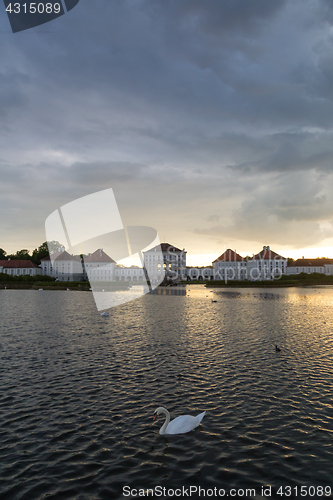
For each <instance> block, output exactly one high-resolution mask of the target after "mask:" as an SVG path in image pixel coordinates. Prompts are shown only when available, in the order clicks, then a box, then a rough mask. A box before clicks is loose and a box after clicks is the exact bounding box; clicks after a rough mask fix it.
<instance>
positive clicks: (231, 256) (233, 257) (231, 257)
mask: <svg viewBox="0 0 333 500" xmlns="http://www.w3.org/2000/svg"><path fill="white" fill-rule="evenodd" d="M219 260H223V261H226V262H235V261H238V262H239V261H245V258H244V257H242V256H241V255H239V254H238V253H236V252H235V251H234V250H231V249H230V248H228V249H227V250H226V251H225V252H223V254H222V255H220V257H218V258H217V259H216V260H214V262H218V261H219ZM214 262H213V263H214Z"/></svg>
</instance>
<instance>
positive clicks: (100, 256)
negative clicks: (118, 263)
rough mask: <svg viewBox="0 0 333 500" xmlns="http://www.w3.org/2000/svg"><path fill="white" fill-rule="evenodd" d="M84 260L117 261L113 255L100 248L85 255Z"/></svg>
mask: <svg viewBox="0 0 333 500" xmlns="http://www.w3.org/2000/svg"><path fill="white" fill-rule="evenodd" d="M84 262H105V263H107V262H108V263H110V262H113V263H114V262H115V261H114V260H113V259H111V257H109V256H108V255H107V254H106V253H105V252H104V251H103V250H101V249H98V250H96V251H95V252H94V253H91V254H89V255H87V256H86V257H84Z"/></svg>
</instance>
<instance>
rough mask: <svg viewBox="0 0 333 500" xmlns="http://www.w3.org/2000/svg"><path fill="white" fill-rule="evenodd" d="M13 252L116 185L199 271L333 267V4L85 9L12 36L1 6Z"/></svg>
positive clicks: (132, 220)
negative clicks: (283, 260) (259, 262)
mask: <svg viewBox="0 0 333 500" xmlns="http://www.w3.org/2000/svg"><path fill="white" fill-rule="evenodd" d="M0 43H1V51H0V179H1V182H0V193H1V195H0V213H1V217H0V248H3V249H4V250H5V251H7V253H10V252H14V251H17V250H20V249H22V248H27V249H29V250H32V249H34V248H36V247H38V246H39V245H40V244H41V243H42V242H43V241H45V240H46V236H45V220H46V218H47V217H48V216H49V215H50V214H51V213H52V212H54V211H55V210H57V209H58V208H59V207H61V206H62V205H65V204H67V203H70V202H71V201H73V200H75V199H77V198H80V197H83V196H86V195H89V194H92V193H95V192H97V191H100V190H103V189H108V188H112V189H113V191H114V195H115V197H116V200H117V204H118V208H119V211H120V214H121V218H122V221H123V223H124V225H130V226H131V225H140V226H149V227H153V228H155V229H156V230H157V232H158V234H159V237H160V241H167V242H169V243H171V244H173V245H175V246H178V247H179V248H181V249H183V248H185V249H186V251H187V255H188V263H189V264H190V265H195V264H198V265H199V264H200V265H208V264H210V263H211V262H212V260H214V259H215V258H216V257H217V256H219V255H220V254H222V253H223V252H224V251H225V249H227V248H232V249H234V250H236V251H237V252H238V253H239V254H241V255H243V256H246V255H252V254H255V253H257V252H259V251H260V250H261V249H262V247H263V245H270V247H271V249H273V250H274V251H276V252H278V253H280V254H281V255H283V256H284V257H293V258H297V257H302V256H305V257H316V256H317V257H331V258H332V257H333V196H332V193H333V168H332V167H333V161H332V160H333V50H332V48H333V47H332V45H333V3H332V2H331V0H293V1H285V0H274V1H273V0H223V1H217V0H163V1H162V0H80V2H79V4H78V5H77V6H76V7H75V8H74V9H72V10H71V11H70V12H68V13H67V14H66V15H64V16H62V17H60V18H58V19H55V20H54V21H52V22H50V23H47V24H44V25H42V26H40V27H37V28H33V29H30V30H26V31H23V32H19V33H15V34H13V33H12V32H11V29H10V25H9V21H8V18H7V16H6V12H5V9H4V6H3V5H2V3H1V4H0Z"/></svg>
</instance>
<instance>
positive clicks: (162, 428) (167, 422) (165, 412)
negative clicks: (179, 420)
mask: <svg viewBox="0 0 333 500" xmlns="http://www.w3.org/2000/svg"><path fill="white" fill-rule="evenodd" d="M161 413H164V415H165V421H164V424H163V425H162V427H161V428H160V434H161V435H163V434H165V431H166V428H167V427H168V425H169V422H170V413H169V412H168V410H167V409H166V408H163V411H161Z"/></svg>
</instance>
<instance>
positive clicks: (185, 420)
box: [153, 406, 206, 435]
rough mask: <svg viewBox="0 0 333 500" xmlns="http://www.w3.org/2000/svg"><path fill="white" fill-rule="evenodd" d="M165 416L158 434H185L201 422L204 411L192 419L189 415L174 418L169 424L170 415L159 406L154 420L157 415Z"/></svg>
mask: <svg viewBox="0 0 333 500" xmlns="http://www.w3.org/2000/svg"><path fill="white" fill-rule="evenodd" d="M161 413H162V414H163V415H165V422H164V424H163V425H162V427H161V428H160V434H161V435H164V434H185V433H186V432H190V431H191V430H192V429H195V428H196V427H198V425H199V424H200V422H201V420H202V419H203V418H204V416H205V413H206V412H205V411H204V412H202V413H199V415H197V416H196V417H192V416H191V415H181V416H180V417H176V418H174V419H173V420H172V421H171V422H170V413H169V412H168V410H167V409H166V408H163V406H160V407H159V408H157V409H156V410H155V413H154V418H153V420H155V419H156V417H157V415H160V414H161Z"/></svg>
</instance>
